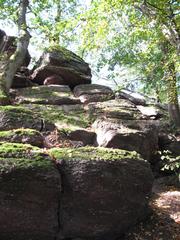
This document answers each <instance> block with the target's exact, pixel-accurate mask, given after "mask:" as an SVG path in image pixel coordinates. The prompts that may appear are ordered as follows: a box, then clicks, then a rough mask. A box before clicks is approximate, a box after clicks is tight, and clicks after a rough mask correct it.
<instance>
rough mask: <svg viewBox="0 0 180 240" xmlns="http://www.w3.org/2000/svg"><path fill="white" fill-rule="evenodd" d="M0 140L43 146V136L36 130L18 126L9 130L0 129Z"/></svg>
mask: <svg viewBox="0 0 180 240" xmlns="http://www.w3.org/2000/svg"><path fill="white" fill-rule="evenodd" d="M0 142H12V143H28V144H31V145H33V146H37V147H43V145H44V138H43V136H42V134H41V133H40V132H38V131H36V130H33V129H23V128H20V129H15V130H10V131H0Z"/></svg>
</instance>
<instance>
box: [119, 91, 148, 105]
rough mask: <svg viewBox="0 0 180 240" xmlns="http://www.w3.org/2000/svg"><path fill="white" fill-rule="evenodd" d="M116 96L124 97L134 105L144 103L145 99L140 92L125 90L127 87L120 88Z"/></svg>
mask: <svg viewBox="0 0 180 240" xmlns="http://www.w3.org/2000/svg"><path fill="white" fill-rule="evenodd" d="M118 97H121V98H125V99H127V100H129V101H131V102H132V103H134V104H136V105H146V99H145V97H144V96H143V95H142V94H140V93H136V92H132V91H130V90H127V89H122V90H121V91H120V92H119V93H118Z"/></svg>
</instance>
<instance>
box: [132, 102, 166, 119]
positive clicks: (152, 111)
mask: <svg viewBox="0 0 180 240" xmlns="http://www.w3.org/2000/svg"><path fill="white" fill-rule="evenodd" d="M136 107H137V109H138V110H139V111H140V112H141V113H142V115H143V116H144V117H145V118H151V119H158V118H160V117H162V116H163V113H162V111H161V110H160V109H159V108H158V107H155V106H140V105H138V106H136Z"/></svg>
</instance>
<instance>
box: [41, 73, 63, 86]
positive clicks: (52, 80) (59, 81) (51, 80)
mask: <svg viewBox="0 0 180 240" xmlns="http://www.w3.org/2000/svg"><path fill="white" fill-rule="evenodd" d="M43 84H44V85H52V84H53V85H64V84H65V82H64V80H63V78H62V77H60V76H58V75H55V74H54V75H51V76H49V77H47V78H46V79H45V80H44V83H43Z"/></svg>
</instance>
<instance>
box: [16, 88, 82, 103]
mask: <svg viewBox="0 0 180 240" xmlns="http://www.w3.org/2000/svg"><path fill="white" fill-rule="evenodd" d="M13 93H15V95H16V97H15V100H16V101H17V102H19V103H33V104H49V105H63V104H66V105H68V104H78V103H80V100H79V99H78V98H74V96H73V95H72V92H71V90H70V88H69V87H68V86H64V85H48V86H37V87H31V88H30V87H29V88H22V89H18V90H14V91H13Z"/></svg>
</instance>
